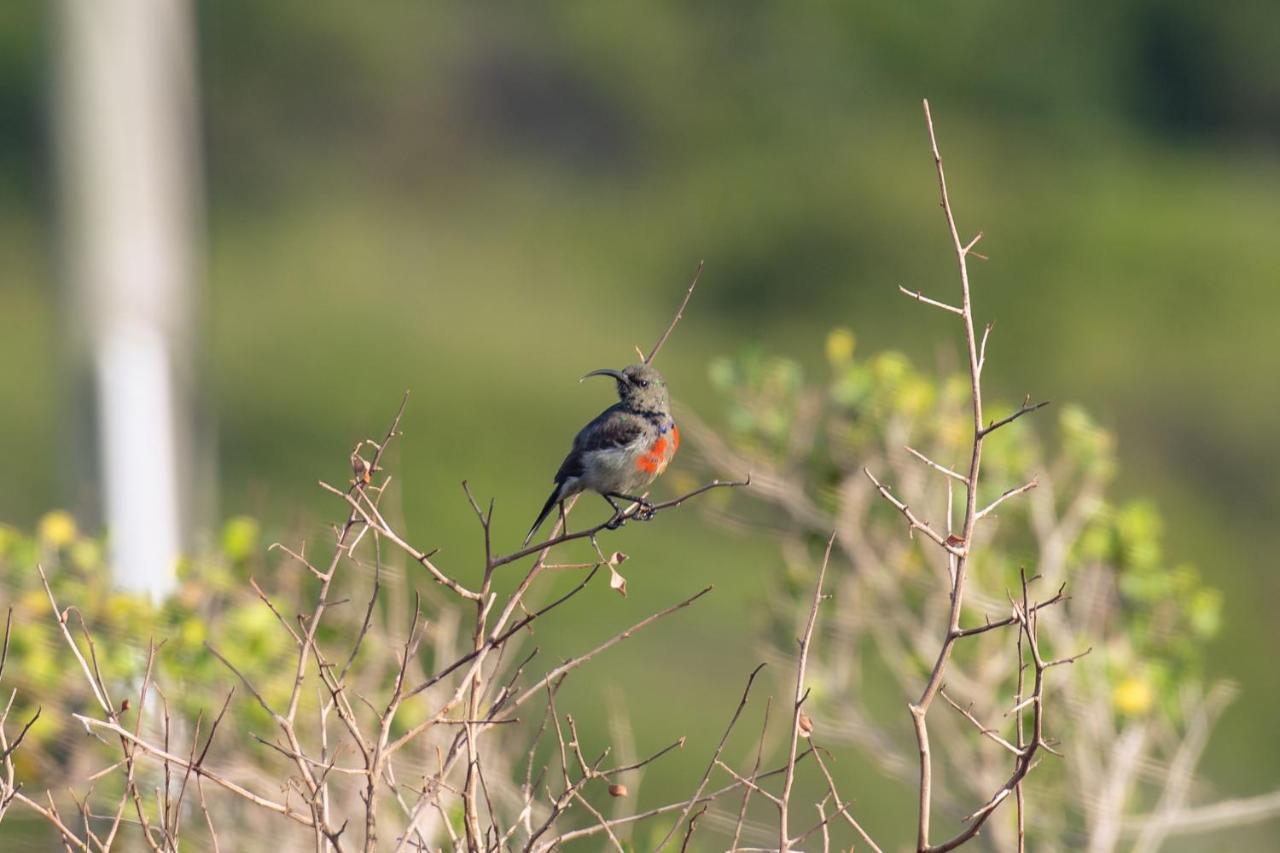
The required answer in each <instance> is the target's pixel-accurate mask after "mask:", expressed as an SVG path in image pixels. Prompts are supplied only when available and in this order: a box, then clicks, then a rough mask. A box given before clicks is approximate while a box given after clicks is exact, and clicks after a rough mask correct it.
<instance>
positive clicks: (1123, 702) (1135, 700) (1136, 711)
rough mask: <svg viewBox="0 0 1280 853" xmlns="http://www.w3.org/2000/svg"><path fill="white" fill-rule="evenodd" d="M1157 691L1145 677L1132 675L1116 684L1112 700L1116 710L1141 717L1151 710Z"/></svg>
mask: <svg viewBox="0 0 1280 853" xmlns="http://www.w3.org/2000/svg"><path fill="white" fill-rule="evenodd" d="M1155 698H1156V697H1155V693H1154V692H1153V691H1152V690H1151V685H1150V684H1148V683H1147V681H1146V680H1145V679H1142V678H1139V677H1138V676H1136V675H1131V676H1129V677H1128V678H1126V679H1125V680H1124V681H1122V682H1120V683H1119V684H1117V685H1116V688H1115V690H1114V691H1112V693H1111V701H1112V703H1113V704H1114V705H1115V706H1116V710H1117V711H1119V712H1120V713H1121V714H1124V715H1125V716H1127V717H1140V716H1142V715H1143V714H1145V713H1147V712H1148V711H1150V710H1151V705H1152V704H1153V703H1154V702H1155Z"/></svg>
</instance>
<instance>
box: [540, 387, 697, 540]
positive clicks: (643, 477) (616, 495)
mask: <svg viewBox="0 0 1280 853" xmlns="http://www.w3.org/2000/svg"><path fill="white" fill-rule="evenodd" d="M591 376H608V377H612V378H613V379H614V380H615V381H616V382H617V385H618V402H617V403H614V404H613V405H612V406H610V407H609V408H607V409H605V410H604V411H603V412H601V413H600V414H599V415H597V416H596V417H595V418H594V419H593V420H592V421H591V422H590V423H589V424H587V425H586V426H584V427H583V428H582V429H581V430H579V431H578V434H577V435H576V436H574V439H573V448H572V449H571V450H570V451H569V454H568V455H567V456H565V458H564V462H562V463H560V470H558V471H557V472H556V476H555V484H556V486H555V488H554V489H552V491H551V496H550V497H548V498H547V502H546V504H544V505H543V507H542V511H541V512H540V513H538V518H537V520H536V521H534V522H533V527H531V528H529V535H528V536H526V537H525V538H524V546H525V547H528V545H529V542H530V540H532V539H533V534H535V533H537V532H538V528H539V527H541V526H542V522H544V521H546V519H547V516H548V515H550V514H551V510H552V509H553V508H554V507H555V506H556V505H557V504H563V503H564V501H566V500H568V499H569V498H571V497H573V496H574V495H576V494H579V493H581V492H585V491H588V490H590V491H593V492H597V493H599V494H600V495H601V496H603V497H604V499H605V500H606V501H608V502H609V506H610V507H612V509H613V513H614V517H615V522H614V524H613V526H615V527H616V526H617V525H618V524H619V523H620V522H621V519H620V518H618V516H620V514H621V513H622V507H620V506H619V505H618V503H617V501H616V500H615V499H621V500H624V501H629V502H632V503H638V504H640V507H641V512H640V513H638V514H637V517H639V518H642V519H644V518H648V517H651V516H652V511H653V507H652V505H651V504H650V503H649V502H648V501H646V500H644V499H643V498H640V497H637V496H636V492H638V491H642V490H643V489H644V488H646V487H647V486H648V485H649V484H650V483H652V482H653V481H654V480H655V479H657V478H658V475H659V474H661V473H662V472H663V471H665V470H667V465H669V464H670V463H671V459H672V457H673V456H675V454H676V450H677V448H679V447H680V430H679V428H678V427H676V422H675V420H673V419H672V417H671V395H670V393H669V392H668V391H667V382H666V380H665V379H663V378H662V374H661V373H659V372H658V371H657V370H655V369H654V368H652V367H650V366H649V365H648V364H643V363H642V364H633V365H630V366H629V367H624V368H623V369H622V370H610V369H601V370H593V371H591V372H590V373H588V374H587V375H586V376H583V377H582V379H583V380H586V379H587V378H589V377H591Z"/></svg>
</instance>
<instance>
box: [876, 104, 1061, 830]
mask: <svg viewBox="0 0 1280 853" xmlns="http://www.w3.org/2000/svg"><path fill="white" fill-rule="evenodd" d="M924 114H925V124H926V126H927V128H928V132H929V145H930V149H931V151H932V154H933V162H934V166H935V169H936V171H937V177H938V190H939V195H940V197H941V205H942V210H943V214H944V216H945V218H946V223H947V231H948V233H949V235H950V237H951V243H952V247H953V249H954V251H955V257H956V263H957V265H958V268H959V273H960V306H959V307H956V306H954V305H949V304H947V303H944V302H939V301H937V300H934V299H930V298H928V297H925V296H923V295H922V294H921V293H919V292H912V291H909V290H907V289H905V288H900V289H901V290H902V291H903V293H905V294H907V295H908V296H910V297H912V298H914V299H916V300H917V301H919V302H922V303H924V304H926V305H930V306H933V307H935V308H940V309H942V310H945V311H947V312H948V313H950V314H954V315H957V316H958V317H959V318H960V320H961V324H962V327H963V331H964V340H965V348H966V351H967V355H968V366H969V380H970V394H971V402H972V415H973V443H972V447H971V451H970V456H969V466H968V469H967V471H966V472H964V473H960V472H957V471H953V470H951V469H949V468H946V467H944V466H942V465H939V464H938V463H936V462H934V461H932V460H930V459H929V458H928V457H926V456H924V455H923V454H921V453H919V452H918V451H915V450H911V449H910V448H908V450H909V451H910V452H911V453H912V455H914V456H916V458H918V459H920V460H921V461H922V462H924V463H925V464H926V465H928V466H929V467H930V468H932V469H934V470H936V471H938V472H940V473H942V474H943V475H945V476H947V477H949V478H950V479H951V480H958V481H959V482H960V483H962V484H963V486H964V488H965V502H964V515H963V520H962V521H961V523H960V532H959V533H958V534H954V533H952V534H950V535H946V536H944V535H943V534H941V533H939V532H938V531H937V530H935V529H934V528H933V527H932V526H931V525H930V524H929V523H928V522H927V521H923V520H921V519H920V518H919V517H917V516H916V514H915V513H914V512H912V510H911V509H910V508H909V507H908V506H907V505H906V504H905V503H903V502H902V501H900V500H898V499H897V498H896V497H894V496H893V494H892V492H891V491H890V490H889V488H888V487H887V486H886V485H885V484H883V483H882V482H881V481H880V480H878V479H877V478H876V477H875V475H873V474H872V473H871V472H870V471H869V470H865V469H864V470H865V473H866V475H867V477H868V479H870V480H871V483H872V484H873V485H874V486H875V488H876V490H877V491H878V492H879V493H880V495H881V496H882V497H883V498H884V499H885V500H886V501H888V502H889V503H890V504H891V505H893V507H894V508H895V509H897V510H898V511H899V512H900V513H902V515H903V516H904V517H906V519H907V522H908V524H909V525H910V530H912V531H914V530H919V531H921V532H922V533H924V534H925V536H927V537H928V538H929V539H930V540H932V541H933V542H934V543H935V544H937V545H938V546H939V547H940V548H942V549H943V550H944V551H945V552H946V554H947V560H948V575H949V577H950V579H951V588H950V590H949V598H950V613H949V616H948V619H947V628H946V631H945V632H944V634H943V638H942V644H941V647H940V648H939V650H938V653H937V657H936V658H935V659H934V663H933V667H932V672H931V673H930V675H929V678H928V680H927V681H926V682H925V685H924V688H923V689H922V690H921V692H920V696H919V698H918V699H916V700H915V701H914V702H912V703H911V704H910V705H909V708H910V711H911V718H912V722H913V723H914V729H915V735H916V744H917V747H918V751H919V765H920V773H919V804H918V819H917V826H916V849H917V850H918V851H920V853H925V851H943V850H951V849H954V848H955V847H958V846H959V845H961V844H963V843H965V842H966V841H968V840H969V839H970V838H972V837H973V836H974V835H976V834H977V832H978V830H979V828H980V827H981V826H982V824H983V823H984V822H985V821H986V819H987V818H988V817H989V816H990V814H991V813H992V812H993V811H995V809H996V808H997V807H998V806H999V805H1000V803H1001V802H1003V801H1004V799H1005V798H1006V797H1007V796H1008V794H1010V793H1012V792H1013V791H1015V790H1017V791H1018V794H1019V802H1021V782H1022V779H1023V777H1024V776H1025V775H1026V774H1027V772H1028V771H1029V770H1030V769H1031V766H1032V758H1033V757H1034V755H1035V753H1036V751H1037V750H1038V749H1039V748H1040V747H1041V746H1043V744H1044V740H1043V735H1042V725H1043V723H1042V714H1043V706H1044V694H1043V673H1044V670H1045V669H1047V668H1048V665H1045V666H1041V663H1042V661H1040V658H1039V652H1038V646H1037V645H1036V637H1035V627H1034V626H1035V622H1036V615H1037V612H1038V609H1039V608H1040V607H1045V606H1049V605H1051V604H1054V603H1056V602H1057V601H1060V600H1061V598H1062V590H1059V592H1058V594H1057V595H1056V596H1054V597H1053V598H1052V599H1050V600H1048V601H1047V602H1043V603H1041V604H1040V605H1037V606H1036V607H1034V608H1033V607H1031V606H1030V605H1029V604H1028V603H1027V601H1026V582H1025V579H1024V582H1023V602H1022V605H1021V609H1019V606H1017V605H1015V607H1014V615H1013V616H1012V617H1010V619H1009V620H1004V621H1002V622H999V623H989V624H987V625H984V626H982V627H980V628H976V629H974V628H970V629H964V628H961V626H960V621H961V616H962V614H963V612H964V599H965V592H966V578H967V574H968V568H969V560H970V557H971V548H972V545H973V542H974V532H975V529H976V526H977V524H978V522H979V521H981V520H982V519H984V518H985V517H987V516H989V515H990V514H991V513H992V511H993V510H995V508H996V507H998V506H999V505H1000V504H1001V503H1003V502H1004V501H1006V500H1008V499H1010V498H1013V497H1016V496H1018V495H1021V494H1024V493H1025V492H1027V491H1030V490H1031V489H1032V488H1034V487H1035V485H1036V481H1034V480H1032V481H1031V482H1029V483H1027V484H1026V485H1024V486H1020V487H1017V488H1014V489H1010V490H1009V491H1007V492H1005V493H1004V494H1002V495H1001V496H1000V497H998V498H997V499H996V500H995V501H993V502H992V503H991V504H989V505H988V506H987V507H985V508H979V506H978V484H979V478H980V475H981V470H982V449H983V442H984V440H985V439H986V438H987V437H988V436H989V435H991V434H992V433H994V432H995V431H996V430H998V429H1000V428H1001V427H1003V426H1005V425H1007V424H1009V423H1012V422H1013V421H1014V420H1016V419H1018V418H1020V417H1022V416H1023V415H1026V414H1030V413H1031V412H1034V411H1035V410H1037V409H1039V408H1041V407H1043V406H1045V405H1047V403H1034V404H1033V403H1031V401H1030V398H1027V399H1026V400H1024V401H1023V404H1022V406H1020V407H1019V408H1018V409H1017V410H1016V411H1015V412H1013V413H1012V414H1010V415H1008V416H1006V417H1004V418H1001V419H1000V420H997V421H993V422H990V423H986V424H985V425H984V418H983V405H982V370H983V367H984V366H985V360H986V346H987V339H988V336H989V334H990V331H991V327H990V326H989V325H988V326H987V327H986V328H985V330H984V331H983V334H982V338H981V343H979V339H978V337H977V334H976V333H975V324H974V318H973V301H972V298H971V292H970V286H969V267H968V256H969V254H970V253H971V251H972V249H973V247H974V246H975V245H976V244H977V242H978V240H979V239H980V238H981V236H982V235H981V234H979V235H978V236H977V237H974V238H973V239H972V240H970V241H969V242H968V243H965V242H963V241H962V240H961V238H960V232H959V230H958V228H957V226H956V220H955V215H954V213H953V212H952V207H951V199H950V195H949V194H948V192H947V179H946V174H945V172H944V171H943V168H942V154H941V153H940V152H939V150H938V142H937V138H936V136H935V135H934V130H933V116H932V115H931V114H930V111H929V102H928V101H927V100H926V101H925V102H924ZM949 525H950V522H949V521H948V530H949V529H950V526H949ZM1015 623H1016V624H1017V625H1018V626H1019V630H1020V637H1022V638H1025V641H1026V643H1027V646H1028V648H1029V649H1031V652H1032V656H1033V660H1034V661H1035V662H1036V671H1035V677H1034V679H1033V692H1032V694H1031V700H1032V706H1033V720H1032V725H1033V729H1034V735H1033V739H1032V741H1031V742H1030V744H1029V745H1028V746H1026V747H1023V748H1019V747H1014V746H1013V745H1011V744H1009V743H1008V742H1007V741H1005V740H1004V739H1002V738H999V736H998V735H997V736H994V737H995V739H996V742H997V743H999V744H1000V745H1001V746H1003V747H1006V748H1009V749H1012V750H1013V751H1014V753H1015V755H1016V758H1017V762H1016V768H1015V770H1014V773H1013V775H1012V776H1011V777H1010V779H1009V781H1008V782H1006V783H1005V784H1004V785H1003V786H1002V787H1001V788H1000V789H999V790H998V791H997V792H996V793H995V794H994V795H992V797H991V799H990V800H988V801H987V803H986V805H984V806H983V807H982V808H980V809H979V810H978V811H976V812H974V813H973V814H972V815H970V817H969V818H968V822H969V826H968V827H967V828H966V829H964V830H963V831H961V832H960V833H959V834H957V835H956V836H954V837H953V838H951V839H950V840H948V841H946V842H943V843H942V844H939V845H936V846H935V845H932V844H931V843H930V841H929V829H930V817H931V814H932V810H933V793H934V790H933V788H934V785H933V761H932V753H931V749H930V743H929V728H928V720H927V718H928V714H929V710H930V708H931V706H932V704H933V700H934V699H935V698H936V697H937V696H938V694H939V693H940V692H941V691H942V685H943V682H944V680H945V678H946V675H947V665H948V662H949V661H950V658H951V654H952V651H953V650H954V648H955V644H956V643H957V642H958V641H959V640H961V639H964V638H966V637H972V636H975V635H977V634H980V633H985V632H986V631H989V630H993V629H995V628H998V627H1004V626H1006V625H1012V624H1015ZM1050 665H1051V664H1050ZM948 701H950V700H949V699H948ZM952 704H954V703H952ZM956 708H957V710H960V711H961V713H962V714H965V715H966V716H968V717H969V718H970V720H971V721H972V722H974V724H975V725H976V726H977V727H978V729H979V731H980V732H981V733H982V734H983V735H986V736H988V737H992V736H993V735H992V732H991V730H989V729H987V728H986V727H984V726H982V725H981V723H979V722H978V721H977V720H976V719H973V718H972V717H971V715H969V712H968V711H966V710H965V709H962V708H960V707H959V706H958V705H956Z"/></svg>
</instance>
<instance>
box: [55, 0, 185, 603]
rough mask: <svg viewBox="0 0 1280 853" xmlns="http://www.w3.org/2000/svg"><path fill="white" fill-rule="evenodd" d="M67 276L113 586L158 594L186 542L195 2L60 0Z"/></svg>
mask: <svg viewBox="0 0 1280 853" xmlns="http://www.w3.org/2000/svg"><path fill="white" fill-rule="evenodd" d="M60 13H61V14H60V19H59V24H60V28H59V48H60V49H59V52H58V72H59V73H58V86H57V95H58V97H57V119H58V121H57V130H58V142H59V155H60V160H59V163H60V167H61V179H62V180H61V183H62V189H63V201H64V204H63V213H64V218H65V224H66V229H67V234H66V236H67V241H66V242H67V247H68V249H69V250H70V251H69V254H68V258H69V264H68V268H67V272H68V274H69V276H70V278H71V280H72V285H73V292H74V293H75V295H76V303H77V307H78V309H79V311H80V312H81V318H82V321H83V329H84V331H85V332H87V337H88V341H89V349H90V358H91V359H92V362H93V376H94V379H95V387H96V390H97V412H98V419H97V428H98V433H99V435H98V447H99V453H100V456H101V476H102V485H103V489H102V495H103V501H104V505H105V506H104V509H105V517H106V521H107V528H108V535H109V537H110V542H111V554H112V565H113V567H114V570H115V572H116V580H117V582H118V584H119V585H120V586H121V587H123V588H125V589H129V590H134V591H144V592H147V593H150V594H151V595H152V596H153V597H156V598H158V597H160V596H162V595H163V594H164V593H165V592H166V591H168V590H169V589H171V588H172V586H173V582H174V569H175V565H176V561H177V558H178V556H179V554H180V552H181V549H182V546H183V543H184V539H185V535H184V530H183V519H184V517H185V515H186V513H187V512H188V509H189V508H188V505H187V503H188V502H187V500H186V494H187V493H188V490H187V489H186V488H185V487H186V485H187V478H188V476H189V474H190V470H191V467H192V466H191V464H190V463H189V461H188V455H189V454H188V451H189V450H190V441H191V434H190V422H191V414H190V411H189V407H188V406H187V405H186V404H187V400H188V396H189V393H190V388H189V384H190V375H191V358H190V349H189V345H188V342H189V340H190V337H191V331H192V324H191V321H190V313H191V303H192V298H191V294H190V288H191V286H192V282H191V257H190V252H191V249H190V246H191V225H192V219H193V217H192V209H193V200H194V198H195V195H196V178H195V169H194V168H193V163H194V161H195V156H194V154H195V150H196V130H195V114H196V112H195V88H196V87H195V85H194V59H193V54H194V37H193V32H192V18H191V8H190V5H189V2H188V0H61V3H60Z"/></svg>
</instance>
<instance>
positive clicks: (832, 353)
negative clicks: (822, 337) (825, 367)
mask: <svg viewBox="0 0 1280 853" xmlns="http://www.w3.org/2000/svg"><path fill="white" fill-rule="evenodd" d="M856 344H857V339H856V338H855V337H854V336H853V332H851V331H849V330H848V329H845V328H843V327H842V328H838V329H832V330H831V332H830V333H829V334H828V335H827V361H829V362H831V363H832V364H833V365H841V364H848V363H849V362H850V361H852V360H853V348H854V346H855V345H856Z"/></svg>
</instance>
